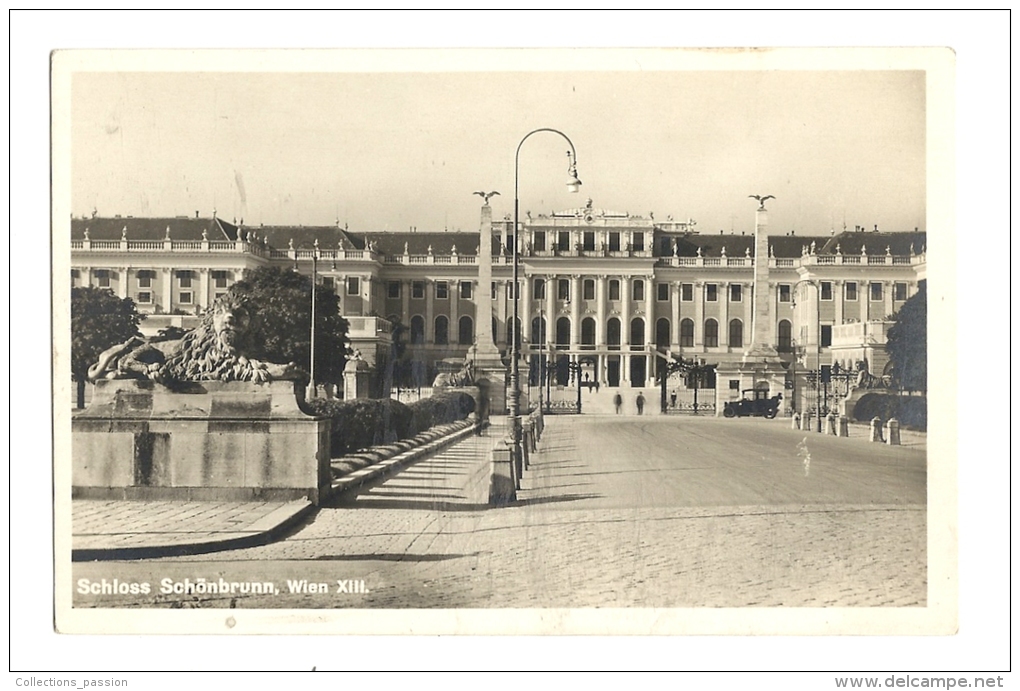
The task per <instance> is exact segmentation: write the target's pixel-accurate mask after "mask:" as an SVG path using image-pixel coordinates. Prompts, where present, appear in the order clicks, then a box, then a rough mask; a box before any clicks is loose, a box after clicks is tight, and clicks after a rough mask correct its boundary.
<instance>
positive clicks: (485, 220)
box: [475, 204, 499, 362]
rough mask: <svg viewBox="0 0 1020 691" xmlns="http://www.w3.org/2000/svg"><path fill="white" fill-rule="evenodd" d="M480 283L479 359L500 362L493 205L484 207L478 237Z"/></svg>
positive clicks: (477, 314)
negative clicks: (494, 329)
mask: <svg viewBox="0 0 1020 691" xmlns="http://www.w3.org/2000/svg"><path fill="white" fill-rule="evenodd" d="M478 243H479V244H478V285H477V290H475V344H476V345H477V346H478V347H477V357H478V358H479V360H481V359H484V358H488V359H489V360H494V361H495V362H499V351H498V350H497V349H496V340H495V334H494V333H492V287H491V286H492V207H491V206H489V205H488V204H486V205H485V206H483V207H482V221H481V226H480V233H479V238H478Z"/></svg>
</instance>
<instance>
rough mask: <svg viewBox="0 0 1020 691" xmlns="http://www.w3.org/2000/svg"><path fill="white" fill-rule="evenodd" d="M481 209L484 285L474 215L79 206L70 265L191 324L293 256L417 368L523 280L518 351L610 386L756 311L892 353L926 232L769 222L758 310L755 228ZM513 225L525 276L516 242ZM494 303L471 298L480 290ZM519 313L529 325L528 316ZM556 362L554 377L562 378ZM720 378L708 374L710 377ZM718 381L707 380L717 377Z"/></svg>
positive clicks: (786, 339) (706, 351)
mask: <svg viewBox="0 0 1020 691" xmlns="http://www.w3.org/2000/svg"><path fill="white" fill-rule="evenodd" d="M520 221H521V222H520V228H519V233H517V235H518V236H519V237H515V233H514V227H513V222H512V220H511V219H510V218H508V217H507V218H503V219H495V220H493V219H492V218H491V209H490V207H488V206H484V207H482V213H481V223H482V224H491V230H492V235H491V236H492V239H493V240H492V246H491V247H489V248H485V249H486V251H488V252H489V253H490V255H491V256H492V281H491V284H490V285H488V286H480V285H479V284H478V275H479V271H478V268H479V266H478V260H479V253H480V252H481V251H482V248H480V247H479V238H480V237H481V233H480V232H417V231H415V230H413V229H412V230H410V231H408V232H363V231H362V232H354V231H349V230H348V229H347V228H345V227H341V226H339V224H337V225H335V226H315V227H310V226H261V225H260V226H258V227H255V226H247V225H245V224H244V222H243V220H242V221H239V222H227V221H225V220H224V219H221V218H218V217H216V216H215V214H214V215H213V217H212V218H201V217H199V216H198V214H197V213H196V215H195V217H176V218H133V217H113V218H99V217H92V218H72V219H71V222H70V235H71V266H72V270H71V281H72V285H73V286H82V285H93V286H99V287H105V288H109V289H110V290H112V291H113V292H114V293H115V294H117V295H119V296H121V297H130V298H132V299H133V300H134V301H135V303H136V304H137V306H138V309H139V311H141V312H143V313H145V314H146V315H148V318H147V319H146V320H145V322H143V331H145V332H146V333H150V334H151V333H154V332H155V331H157V330H158V329H159V328H162V327H164V326H168V325H170V324H176V325H179V326H184V327H188V326H191V325H192V324H193V323H194V321H195V319H196V316H195V315H198V314H201V313H202V311H204V310H205V309H207V308H208V307H209V306H210V305H211V304H212V303H213V301H214V300H215V299H216V298H217V297H218V296H219V295H220V294H222V293H224V292H225V291H226V290H227V289H228V288H229V287H230V285H231V284H232V283H233V282H235V281H237V280H239V279H240V278H241V277H242V275H243V273H244V271H245V270H247V269H252V268H255V267H259V266H281V267H291V268H294V269H296V270H298V271H300V272H303V273H307V274H310V273H311V272H312V268H313V262H314V264H315V268H316V274H317V277H318V280H320V281H322V282H324V283H329V284H331V285H333V286H334V287H335V288H336V291H337V293H338V295H339V296H340V300H341V309H342V311H343V314H344V316H345V317H346V318H347V319H348V320H349V322H350V324H351V330H350V338H351V340H352V343H353V347H355V348H357V349H359V350H360V351H361V353H362V355H363V357H365V359H366V361H368V362H369V363H370V364H375V365H382V364H383V363H384V362H385V361H387V359H388V358H389V355H390V348H391V334H392V324H393V323H396V322H399V323H400V324H402V325H404V326H406V327H407V333H408V343H409V345H408V348H409V349H410V351H411V352H412V355H413V358H414V360H415V362H416V363H417V365H418V367H417V369H416V370H415V372H416V374H415V376H416V377H417V378H418V382H417V383H419V384H422V385H428V384H430V383H431V378H432V377H433V376H434V374H435V372H436V371H437V367H439V366H440V363H441V362H442V361H444V360H445V361H449V362H453V360H455V359H462V358H464V357H465V355H466V354H467V351H468V348H469V347H470V346H471V345H472V344H473V343H474V340H475V333H476V324H477V320H478V319H480V318H488V319H490V320H491V324H492V333H493V336H494V340H495V343H496V345H497V347H498V348H499V349H501V350H505V349H507V344H508V342H509V338H510V335H511V329H512V328H513V327H512V323H511V322H512V314H513V298H514V294H515V292H518V291H519V294H520V302H519V313H520V317H521V319H520V324H519V325H518V329H519V331H520V335H521V337H522V341H521V342H522V351H523V352H524V353H525V355H526V356H527V358H528V359H529V362H531V363H532V365H533V367H532V369H531V379H532V380H533V382H532V383H535V381H534V380H536V378H537V376H538V375H537V371H538V367H537V365H538V363H539V362H542V361H545V359H546V358H547V357H549V356H550V355H552V354H554V359H553V361H554V362H559V363H560V364H565V363H566V362H569V361H575V362H578V361H583V362H584V363H585V366H586V367H588V368H589V369H588V370H586V375H587V376H589V377H591V378H592V379H593V380H595V381H598V382H599V383H600V385H601V386H607V387H651V386H654V384H655V381H654V379H655V372H656V371H657V367H658V366H659V365H658V364H657V362H658V361H659V360H660V359H661V358H660V357H659V355H660V354H665V353H667V352H668V353H670V354H671V355H673V356H682V357H684V358H694V359H698V360H700V361H704V362H705V363H706V364H709V365H711V364H716V365H723V366H724V367H725V366H726V365H727V364H732V363H736V362H739V361H740V360H742V359H743V358H744V357H745V352H746V351H747V349H748V346H749V343H750V339H751V334H752V324H753V322H754V320H755V319H756V318H761V319H767V333H768V334H769V338H770V341H771V345H772V346H773V347H774V348H775V350H776V351H778V353H779V357H780V358H781V359H782V360H783V362H785V363H789V364H791V365H792V366H793V367H794V368H797V367H800V368H803V369H817V368H818V367H820V366H822V365H826V364H832V363H839V364H840V365H841V366H844V367H850V368H852V367H854V366H855V364H856V363H857V362H858V361H859V360H861V359H862V358H869V364H870V366H871V370H872V372H880V371H881V369H882V367H883V366H884V364H885V357H884V348H883V344H884V338H885V329H886V328H887V326H888V322H889V318H890V316H891V315H892V314H894V313H895V312H896V311H897V310H898V309H899V308H900V307H901V306H902V305H903V303H904V302H905V301H906V300H907V299H908V298H909V297H910V296H911V295H913V294H914V293H915V292H916V291H917V289H918V284H919V282H921V281H923V280H925V269H926V264H925V252H926V247H925V244H926V240H925V234H924V233H923V232H917V231H916V230H915V231H914V232H892V233H890V232H878V231H877V230H868V231H865V230H864V229H863V228H858V229H856V230H855V231H852V232H848V231H844V232H840V233H829V234H824V235H812V236H801V235H795V234H793V233H785V234H782V233H776V234H771V235H770V237H769V256H768V257H767V259H766V258H763V259H762V260H763V261H767V262H768V274H767V278H768V285H767V290H768V306H769V309H768V313H767V314H765V315H762V316H756V315H755V314H754V310H753V305H754V301H753V299H752V297H753V290H754V263H755V257H754V252H755V243H754V229H753V227H752V228H750V229H748V231H746V232H742V233H729V234H724V233H719V234H708V233H701V232H698V229H697V227H696V223H695V222H694V221H674V220H672V219H671V218H670V219H667V220H666V221H659V220H656V219H655V218H654V217H653V216H652V215H651V214H649V215H648V216H647V217H645V216H635V215H631V214H628V213H620V212H614V211H608V210H603V209H597V208H594V207H593V206H592V203H591V201H590V200H589V202H588V204H587V205H586V206H584V207H581V208H577V209H570V210H566V211H562V212H555V213H552V214H549V215H536V216H534V217H532V216H531V215H530V214H529V215H527V217H525V218H522V219H520ZM515 241H518V242H520V245H519V246H518V247H519V250H520V262H521V263H520V272H519V276H520V279H521V280H520V282H519V285H518V286H514V285H513V283H512V254H511V251H510V249H509V248H511V247H513V243H514V242H515ZM482 290H486V291H488V292H489V297H490V298H491V314H489V315H480V314H479V304H480V302H484V301H480V300H479V297H480V295H479V291H482ZM522 326H523V328H521V327H522ZM566 371H567V368H566V367H561V368H560V369H559V371H558V372H557V374H556V375H555V376H556V377H557V378H559V379H561V380H565V377H566ZM713 387H714V384H713ZM709 388H712V387H709Z"/></svg>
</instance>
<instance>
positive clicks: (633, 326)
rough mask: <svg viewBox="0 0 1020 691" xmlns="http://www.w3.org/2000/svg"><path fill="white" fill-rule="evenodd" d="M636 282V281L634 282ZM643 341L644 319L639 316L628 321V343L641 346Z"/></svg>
mask: <svg viewBox="0 0 1020 691" xmlns="http://www.w3.org/2000/svg"><path fill="white" fill-rule="evenodd" d="M635 283H636V282H635ZM644 342H645V320H644V319H642V318H641V317H637V318H635V319H632V320H631V322H630V344H631V345H632V346H641V345H644Z"/></svg>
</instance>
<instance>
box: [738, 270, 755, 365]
mask: <svg viewBox="0 0 1020 691" xmlns="http://www.w3.org/2000/svg"><path fill="white" fill-rule="evenodd" d="M742 285H743V288H742V289H741V290H743V291H744V295H743V296H741V297H742V298H743V300H744V343H745V344H746V343H748V339H749V338H751V323H752V322H753V321H754V284H753V283H744V284H742ZM744 349H745V350H746V349H747V346H746V345H745V346H744Z"/></svg>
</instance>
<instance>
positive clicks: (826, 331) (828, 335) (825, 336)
mask: <svg viewBox="0 0 1020 691" xmlns="http://www.w3.org/2000/svg"><path fill="white" fill-rule="evenodd" d="M831 345H832V324H822V347H823V348H828V347H829V346H831Z"/></svg>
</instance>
